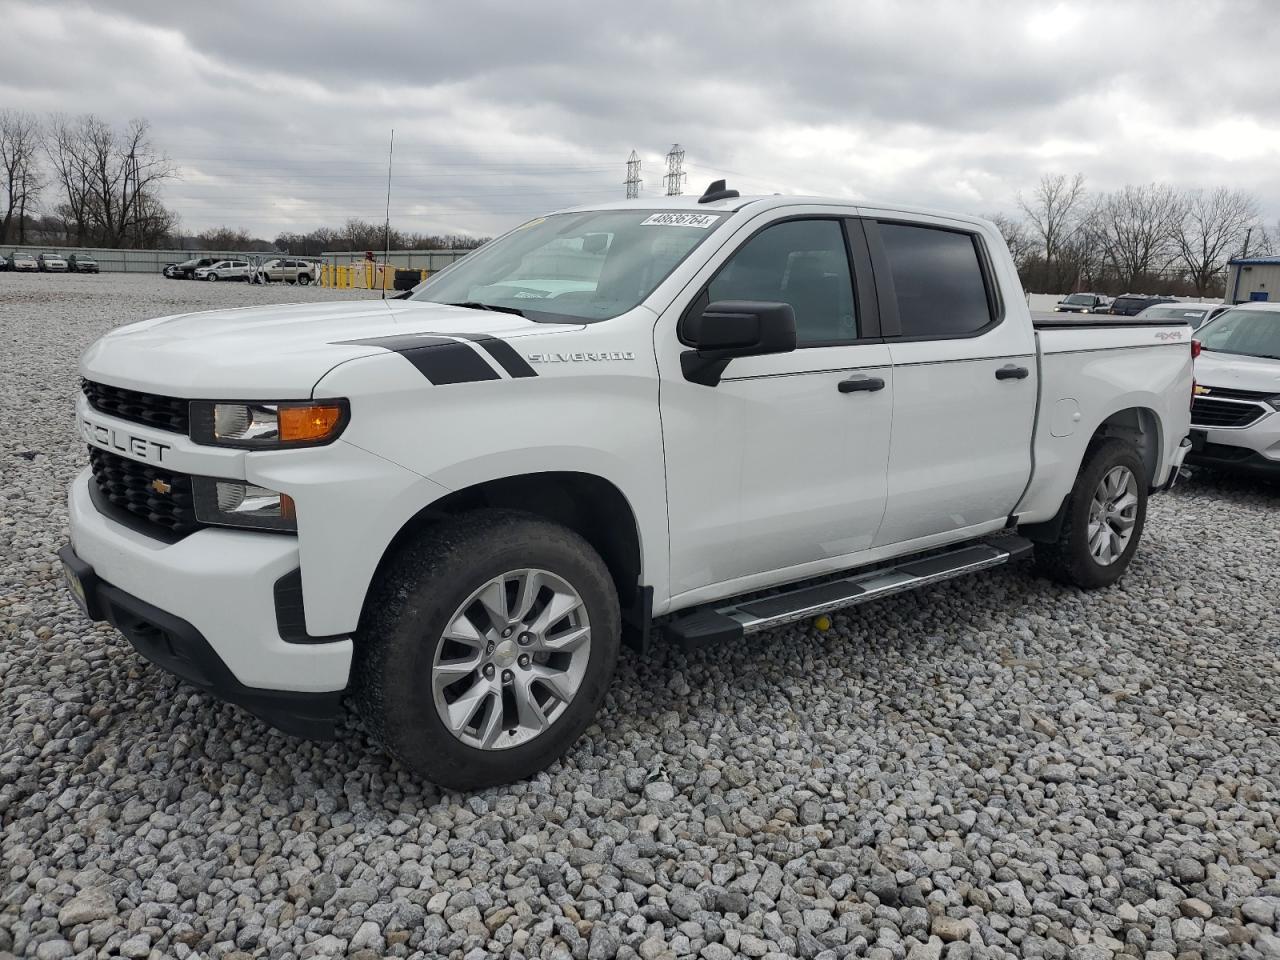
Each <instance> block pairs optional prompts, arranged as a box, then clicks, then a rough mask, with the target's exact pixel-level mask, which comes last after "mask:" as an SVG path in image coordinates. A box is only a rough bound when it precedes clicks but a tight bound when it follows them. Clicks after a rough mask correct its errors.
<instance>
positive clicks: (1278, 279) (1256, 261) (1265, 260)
mask: <svg viewBox="0 0 1280 960" xmlns="http://www.w3.org/2000/svg"><path fill="white" fill-rule="evenodd" d="M1223 299H1224V300H1225V301H1226V302H1227V303H1245V302H1247V301H1250V300H1255V301H1258V300H1260V301H1263V302H1269V303H1280V257H1237V258H1236V259H1234V260H1229V261H1227V295H1226V296H1225V297H1224V298H1223Z"/></svg>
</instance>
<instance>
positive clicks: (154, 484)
mask: <svg viewBox="0 0 1280 960" xmlns="http://www.w3.org/2000/svg"><path fill="white" fill-rule="evenodd" d="M151 489H152V490H154V491H155V492H156V493H158V494H160V495H161V496H163V495H164V494H166V493H169V492H170V491H171V490H173V486H172V485H171V484H169V483H168V482H167V481H165V480H161V479H160V478H159V477H156V478H155V479H154V480H152V481H151Z"/></svg>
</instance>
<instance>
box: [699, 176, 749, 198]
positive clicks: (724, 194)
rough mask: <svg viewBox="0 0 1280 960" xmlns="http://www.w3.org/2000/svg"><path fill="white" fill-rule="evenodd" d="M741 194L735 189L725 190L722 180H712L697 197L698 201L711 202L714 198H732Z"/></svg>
mask: <svg viewBox="0 0 1280 960" xmlns="http://www.w3.org/2000/svg"><path fill="white" fill-rule="evenodd" d="M739 196H741V194H740V193H738V191H737V190H726V189H725V186H724V181H723V180H712V181H711V183H709V184H707V189H706V191H705V192H704V193H703V194H702V196H700V197H699V198H698V202H699V203H711V202H712V201H714V200H732V199H733V198H734V197H739Z"/></svg>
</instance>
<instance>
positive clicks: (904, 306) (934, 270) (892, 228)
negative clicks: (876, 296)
mask: <svg viewBox="0 0 1280 960" xmlns="http://www.w3.org/2000/svg"><path fill="white" fill-rule="evenodd" d="M879 230H880V239H881V242H882V244H883V245H884V252H885V256H886V257H887V258H888V260H889V269H890V271H891V272H892V274H893V288H894V294H895V295H896V297H897V300H898V322H899V323H900V324H901V327H902V336H904V337H937V338H944V337H964V336H968V335H969V334H972V333H976V332H977V331H979V330H981V329H982V328H983V327H985V326H987V325H988V324H990V323H991V321H992V320H993V319H994V317H993V316H992V312H991V301H990V299H989V297H988V295H987V283H986V279H985V278H984V276H983V271H982V261H981V259H980V258H979V256H978V247H977V240H976V239H975V238H974V237H973V235H972V234H968V233H957V232H955V231H954V230H941V229H935V228H933V227H921V226H913V225H909V224H903V223H880V224H879Z"/></svg>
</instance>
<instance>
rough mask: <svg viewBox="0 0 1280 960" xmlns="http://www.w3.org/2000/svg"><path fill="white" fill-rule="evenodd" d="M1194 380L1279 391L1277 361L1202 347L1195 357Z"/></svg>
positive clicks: (1278, 365) (1226, 385)
mask: <svg viewBox="0 0 1280 960" xmlns="http://www.w3.org/2000/svg"><path fill="white" fill-rule="evenodd" d="M1196 382H1197V383H1199V384H1202V385H1203V386H1206V387H1223V388H1226V389H1230V390H1260V391H1264V392H1266V393H1275V394H1280V360H1268V359H1267V358H1266V357H1244V356H1239V355H1237V354H1232V353H1218V352H1216V351H1213V350H1205V351H1204V352H1203V353H1201V354H1200V356H1198V357H1197V358H1196Z"/></svg>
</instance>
